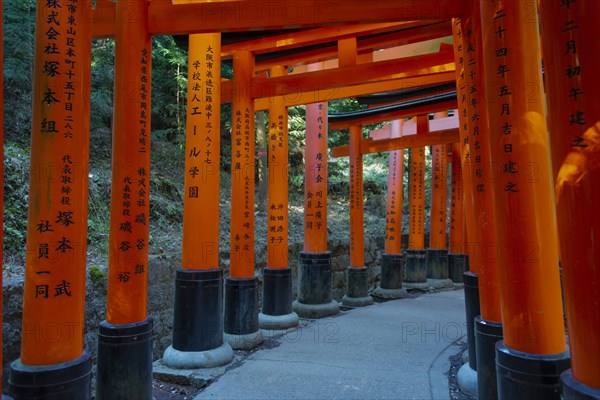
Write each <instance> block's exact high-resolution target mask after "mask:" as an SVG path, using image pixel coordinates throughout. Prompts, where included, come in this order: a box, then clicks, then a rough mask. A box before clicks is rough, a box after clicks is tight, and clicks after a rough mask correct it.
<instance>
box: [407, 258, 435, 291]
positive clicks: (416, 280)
mask: <svg viewBox="0 0 600 400" xmlns="http://www.w3.org/2000/svg"><path fill="white" fill-rule="evenodd" d="M402 285H403V286H404V287H405V288H406V289H421V290H427V289H428V288H429V284H428V283H427V263H426V252H425V250H412V249H408V250H406V252H405V253H404V283H403V284H402Z"/></svg>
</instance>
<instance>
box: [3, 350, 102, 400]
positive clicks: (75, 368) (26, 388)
mask: <svg viewBox="0 0 600 400" xmlns="http://www.w3.org/2000/svg"><path fill="white" fill-rule="evenodd" d="M91 378H92V360H91V357H90V355H89V354H88V353H87V352H85V351H84V352H83V354H82V355H81V356H79V357H78V358H76V359H75V360H71V361H67V362H64V363H58V364H52V365H36V366H31V365H24V364H23V363H21V360H20V359H18V360H16V361H13V362H12V364H11V365H10V377H9V380H8V385H9V393H10V396H12V397H13V398H14V400H31V399H39V400H64V399H81V400H89V399H91V398H92V393H91V391H92V387H91V384H92V379H91Z"/></svg>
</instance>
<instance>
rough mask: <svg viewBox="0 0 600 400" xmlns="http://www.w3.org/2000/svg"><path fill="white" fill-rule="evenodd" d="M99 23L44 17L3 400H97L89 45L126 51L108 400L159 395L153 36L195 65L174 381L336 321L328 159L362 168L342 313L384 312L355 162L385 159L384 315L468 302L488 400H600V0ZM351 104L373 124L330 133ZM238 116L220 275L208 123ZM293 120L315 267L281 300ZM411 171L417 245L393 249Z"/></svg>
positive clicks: (272, 5)
mask: <svg viewBox="0 0 600 400" xmlns="http://www.w3.org/2000/svg"><path fill="white" fill-rule="evenodd" d="M91 3H92V2H90V1H79V0H53V1H50V0H47V1H41V0H40V1H38V4H37V20H36V31H35V67H34V72H33V74H34V76H33V89H34V93H33V100H32V101H33V106H32V107H33V118H32V120H33V121H32V139H31V173H30V196H29V214H28V230H27V256H26V272H25V290H24V301H23V329H22V348H21V357H20V358H19V359H18V360H16V361H14V362H13V363H12V364H11V373H10V377H9V388H8V389H9V393H10V395H11V396H12V397H13V398H15V399H30V398H40V399H65V398H82V399H86V398H90V397H91V368H92V362H91V359H90V355H89V353H87V352H86V351H85V349H84V346H83V333H84V301H85V271H86V234H87V230H86V224H87V190H88V169H89V163H88V159H89V116H90V72H91V67H90V59H91V41H92V38H99V37H114V38H115V86H114V88H115V93H114V126H113V135H114V136H113V149H112V151H113V172H112V174H113V175H112V190H111V199H110V206H111V215H110V221H111V222H110V235H109V273H108V274H109V280H108V292H107V301H106V320H105V321H103V322H102V323H101V324H100V326H99V327H98V359H97V360H96V364H97V385H96V398H99V399H129V398H147V399H150V398H151V388H152V385H151V377H152V318H151V317H150V316H148V315H147V311H146V309H147V285H148V277H147V272H148V226H149V224H150V223H151V221H149V220H148V215H149V213H148V211H149V208H148V207H149V174H150V126H151V124H150V109H151V107H150V104H151V90H150V89H151V75H152V67H151V59H152V57H151V56H152V54H151V51H152V46H151V37H152V36H153V35H163V34H170V35H177V36H176V37H177V40H178V43H180V44H181V45H183V46H187V49H188V57H189V61H188V68H189V69H188V78H189V79H188V99H187V102H188V103H187V135H186V148H185V157H186V158H185V171H186V174H185V182H184V187H185V196H184V222H183V244H182V265H181V268H180V269H179V270H178V271H177V274H176V280H175V285H176V291H175V305H174V320H173V340H172V345H171V346H170V347H169V348H168V349H167V350H166V351H165V353H164V356H163V360H162V362H163V363H164V364H165V365H167V366H169V367H171V368H175V369H177V368H205V367H213V366H217V365H223V364H226V363H228V362H230V361H231V359H232V357H233V353H232V348H233V349H250V348H253V347H256V346H258V345H259V344H260V343H261V341H262V334H261V332H262V331H261V329H266V330H278V329H286V328H289V327H293V326H295V325H296V324H297V323H298V317H299V316H300V317H303V318H320V317H324V316H327V315H332V314H335V313H337V312H338V311H339V305H338V303H337V302H336V301H334V300H333V299H332V294H331V255H330V253H329V252H328V250H327V165H328V154H330V155H331V156H333V157H349V159H350V163H349V165H350V205H349V213H350V233H349V237H350V265H349V266H348V270H347V288H346V295H345V296H344V298H343V299H342V304H344V305H345V306H347V307H361V306H367V305H369V304H371V303H372V301H373V300H372V297H371V296H370V294H369V289H370V288H369V287H368V281H367V269H366V267H365V262H364V223H363V217H364V215H363V185H362V179H363V178H362V165H363V164H362V157H363V154H368V153H374V152H389V178H388V198H387V200H388V204H387V213H386V218H387V224H386V239H385V249H384V251H383V255H382V259H381V266H382V272H381V283H380V285H379V287H377V288H375V289H374V291H373V292H371V294H372V295H374V296H379V297H382V298H388V299H396V298H401V297H404V296H405V295H406V288H413V289H414V288H416V289H418V288H423V287H429V286H430V285H433V286H437V287H446V286H451V285H453V284H455V283H459V284H460V283H461V282H462V283H464V288H465V289H464V290H465V299H466V300H465V301H466V318H467V324H468V332H467V333H468V348H469V364H468V366H469V368H472V369H473V370H476V371H477V378H478V379H477V382H478V392H479V398H482V399H483V398H485V399H491V398H501V399H512V398H528V399H529V398H531V399H534V398H535V399H538V398H540V399H541V398H544V399H559V398H560V396H561V392H562V396H564V398H565V399H598V398H600V307H599V305H598V301H599V299H600V282H599V277H598V275H599V273H600V272H599V269H598V268H596V263H597V262H599V261H600V248H599V246H600V245H599V244H598V242H597V240H596V239H595V238H596V237H600V213H599V212H598V211H597V210H596V209H595V204H598V201H600V189H599V188H600V176H599V175H600V174H599V172H598V167H599V165H600V161H599V159H600V158H599V155H598V154H599V153H598V152H599V149H600V98H599V97H598V96H597V93H598V92H599V91H600V79H599V78H598V73H597V71H598V70H600V52H599V51H598V50H599V49H598V44H597V40H594V39H593V38H597V37H600V24H598V23H597V22H598V16H599V15H600V2H598V1H596V0H588V1H585V0H547V1H542V2H539V6H538V2H537V1H536V0H521V1H518V2H516V1H508V0H480V1H477V0H474V1H470V0H469V1H467V0H464V1H461V0H435V1H433V0H420V1H416V0H405V1H395V2H391V1H383V0H372V1H369V2H365V1H348V0H344V1H341V0H331V1H326V2H313V1H309V0H294V1H291V0H282V1H279V2H270V1H269V2H268V1H226V0H222V1H202V0H173V1H171V0H152V1H149V2H146V1H139V0H119V1H117V2H111V1H107V0H96V2H95V6H94V8H92V4H91ZM0 9H1V8H0ZM541 39H543V40H541ZM0 43H1V42H0ZM542 45H543V46H542ZM542 53H543V61H544V69H543V71H542V64H541V63H542ZM230 60H232V62H233V70H234V73H233V79H232V80H226V79H222V78H221V76H220V66H221V63H222V62H228V61H230ZM542 73H543V75H542ZM1 76H2V74H0V79H1ZM347 97H357V98H359V100H360V101H361V102H363V103H364V104H369V106H368V108H366V109H365V110H362V111H357V112H351V113H345V114H329V113H328V110H327V101H328V100H333V99H340V98H347ZM226 102H231V103H232V104H233V106H232V110H233V112H232V118H233V120H232V121H231V122H232V131H231V135H232V136H231V146H232V148H231V154H232V171H231V173H232V183H231V232H230V270H229V275H228V277H227V278H224V271H223V269H222V268H221V267H220V264H219V252H218V243H219V240H218V239H219V223H218V221H219V171H220V143H219V139H220V132H219V130H220V120H219V118H220V106H221V104H222V103H226ZM303 104H306V148H305V203H304V249H303V251H302V252H301V254H300V260H299V267H298V274H297V275H298V290H297V292H298V297H297V299H296V300H295V301H294V302H292V300H293V299H292V287H291V285H292V277H291V270H290V267H289V264H288V216H287V212H288V191H287V187H288V175H287V165H288V141H287V126H288V124H287V107H291V106H296V105H303ZM260 110H268V111H269V119H270V120H269V133H268V137H269V142H268V168H269V181H268V183H269V186H268V232H266V235H267V239H268V240H267V243H268V244H267V249H268V251H267V257H268V258H267V266H266V268H264V270H263V271H262V281H263V302H262V308H261V309H260V310H259V302H258V278H257V277H256V276H255V263H254V207H255V205H254V184H255V182H254V166H255V157H256V156H255V138H254V114H255V112H257V111H260ZM431 116H433V118H430V117H431ZM381 122H389V124H386V125H384V127H383V128H381V129H379V130H373V131H371V132H370V134H369V137H368V138H364V135H363V126H365V125H368V124H374V123H381ZM339 129H347V130H348V132H349V145H348V146H342V147H336V148H333V149H328V148H327V136H328V130H339ZM429 146H431V150H430V151H431V152H432V159H433V162H432V184H431V187H432V193H431V229H430V234H429V243H428V244H427V246H426V244H425V240H424V238H425V235H424V212H425V206H424V204H425V191H424V187H425V183H424V177H425V171H424V170H425V152H426V148H427V147H429ZM405 151H409V152H410V168H409V171H408V173H409V176H410V179H409V186H410V187H409V190H408V192H409V193H410V196H409V197H410V198H409V199H408V202H409V209H410V232H409V240H408V248H407V249H406V250H405V251H402V248H401V220H402V203H403V201H405V200H404V199H403V198H402V193H403V187H402V185H403V175H404V170H403V164H404V161H403V160H404V152H405ZM448 164H451V165H452V168H451V187H450V191H451V195H450V199H451V204H450V216H447V215H446V209H447V204H446V201H447V198H448V197H447V196H448V195H447V193H448V187H447V185H446V182H447V171H448ZM1 177H2V174H0V179H1ZM593 182H596V184H595V185H594V184H593ZM1 197H2V196H0V199H1ZM594 199H595V200H594ZM448 220H450V227H449V232H450V234H449V238H448V237H447V235H446V232H447V221H448ZM557 232H560V235H559V234H558V233H557ZM559 245H560V252H559ZM559 254H560V263H559ZM467 265H468V266H469V267H468V270H467ZM559 267H561V268H562V288H563V290H564V306H565V307H564V314H566V321H567V328H568V329H567V331H568V342H567V335H566V334H565V320H564V318H563V315H564V314H563V298H562V296H561V280H560V279H561V278H560V271H561V270H560V269H559ZM463 273H464V275H463Z"/></svg>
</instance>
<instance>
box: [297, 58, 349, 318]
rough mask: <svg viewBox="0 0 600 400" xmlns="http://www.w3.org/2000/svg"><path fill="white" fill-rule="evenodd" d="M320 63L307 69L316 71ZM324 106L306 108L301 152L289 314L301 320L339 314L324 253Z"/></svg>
mask: <svg viewBox="0 0 600 400" xmlns="http://www.w3.org/2000/svg"><path fill="white" fill-rule="evenodd" d="M321 67H322V64H321V63H317V64H311V65H309V66H308V70H309V71H318V70H320V69H321ZM327 129H328V128H327V103H326V102H322V103H312V104H307V105H306V148H305V152H304V250H303V251H301V252H300V264H299V267H298V299H297V300H296V301H294V302H293V304H292V307H293V310H294V311H295V312H296V313H297V314H298V315H299V316H300V317H303V318H322V317H325V316H328V315H334V314H337V313H338V312H339V304H338V303H337V302H336V301H335V300H333V299H332V296H331V253H330V252H329V251H327Z"/></svg>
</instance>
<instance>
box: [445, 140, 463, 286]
mask: <svg viewBox="0 0 600 400" xmlns="http://www.w3.org/2000/svg"><path fill="white" fill-rule="evenodd" d="M450 147H451V153H452V157H451V162H450V163H451V165H452V166H451V168H452V169H451V171H452V172H451V181H450V185H451V187H450V238H449V243H448V276H449V278H450V279H451V280H452V282H454V284H455V285H457V284H458V285H462V284H463V282H464V280H463V274H464V273H465V272H466V271H467V269H468V257H467V254H466V253H465V230H466V227H465V210H464V203H465V199H464V193H463V190H464V189H463V176H462V165H461V161H460V144H459V143H453V144H452V146H450Z"/></svg>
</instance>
